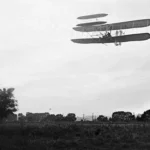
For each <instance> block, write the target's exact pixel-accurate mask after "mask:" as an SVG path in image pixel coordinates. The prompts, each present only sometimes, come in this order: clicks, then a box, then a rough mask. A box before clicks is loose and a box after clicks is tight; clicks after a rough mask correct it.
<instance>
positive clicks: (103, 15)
mask: <svg viewBox="0 0 150 150" xmlns="http://www.w3.org/2000/svg"><path fill="white" fill-rule="evenodd" d="M107 15H108V14H93V15H87V16H80V17H78V18H77V19H93V18H100V17H105V16H107Z"/></svg>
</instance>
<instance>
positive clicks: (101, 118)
mask: <svg viewBox="0 0 150 150" xmlns="http://www.w3.org/2000/svg"><path fill="white" fill-rule="evenodd" d="M97 121H100V122H106V121H108V118H107V117H106V116H103V115H99V116H98V117H97Z"/></svg>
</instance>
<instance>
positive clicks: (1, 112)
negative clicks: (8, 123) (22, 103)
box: [0, 88, 18, 122]
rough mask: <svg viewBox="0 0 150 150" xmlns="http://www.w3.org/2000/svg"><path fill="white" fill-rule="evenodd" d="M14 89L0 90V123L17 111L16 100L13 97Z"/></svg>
mask: <svg viewBox="0 0 150 150" xmlns="http://www.w3.org/2000/svg"><path fill="white" fill-rule="evenodd" d="M13 91H14V88H8V89H5V88H3V89H0V122H1V121H2V120H3V119H4V118H7V116H8V115H10V114H14V112H16V111H17V106H18V104H17V100H15V99H14V95H13Z"/></svg>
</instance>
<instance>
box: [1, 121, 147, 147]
mask: <svg viewBox="0 0 150 150" xmlns="http://www.w3.org/2000/svg"><path fill="white" fill-rule="evenodd" d="M30 149H32V150H60V149H64V150H76V149H77V150H150V125H149V124H92V123H85V124H81V123H53V124H38V123H36V124H31V123H30V124H22V125H20V124H7V125H6V124H5V125H0V150H30Z"/></svg>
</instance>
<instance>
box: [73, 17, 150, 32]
mask: <svg viewBox="0 0 150 150" xmlns="http://www.w3.org/2000/svg"><path fill="white" fill-rule="evenodd" d="M149 25H150V19H142V20H134V21H127V22H120V23H112V24H106V25H100V26H87V27H74V28H73V29H74V30H76V31H80V32H93V31H107V30H120V29H131V28H141V27H146V26H149Z"/></svg>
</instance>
